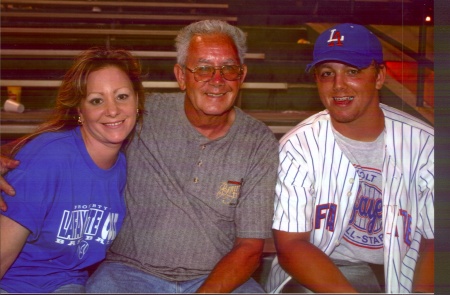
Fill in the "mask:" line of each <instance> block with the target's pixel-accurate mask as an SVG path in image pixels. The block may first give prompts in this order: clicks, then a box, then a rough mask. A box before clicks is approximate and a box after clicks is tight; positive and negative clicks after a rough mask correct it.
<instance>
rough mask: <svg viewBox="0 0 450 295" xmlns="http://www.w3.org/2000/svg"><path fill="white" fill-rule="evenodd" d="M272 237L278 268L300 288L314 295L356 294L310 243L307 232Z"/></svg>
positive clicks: (280, 233) (283, 233)
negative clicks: (320, 294)
mask: <svg viewBox="0 0 450 295" xmlns="http://www.w3.org/2000/svg"><path fill="white" fill-rule="evenodd" d="M273 234H274V241H275V247H276V248H277V253H278V261H279V263H280V265H281V266H282V267H283V269H284V270H285V271H286V272H287V273H288V274H290V275H291V276H292V277H293V278H294V279H295V280H297V281H298V282H299V283H301V284H302V285H303V286H305V287H306V288H308V289H310V290H311V291H314V292H315V293H356V290H355V289H354V288H353V287H352V286H351V284H350V283H349V282H348V280H347V279H346V278H345V277H344V275H343V274H342V273H341V271H340V270H339V268H338V267H337V266H336V265H335V264H334V263H333V262H332V261H331V259H330V258H329V257H328V256H327V255H326V254H325V253H323V252H322V251H321V250H320V249H319V248H317V247H316V246H314V245H313V244H311V243H310V242H309V236H310V232H305V233H292V232H284V231H279V230H273Z"/></svg>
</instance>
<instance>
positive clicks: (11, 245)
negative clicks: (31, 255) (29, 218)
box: [0, 214, 30, 279]
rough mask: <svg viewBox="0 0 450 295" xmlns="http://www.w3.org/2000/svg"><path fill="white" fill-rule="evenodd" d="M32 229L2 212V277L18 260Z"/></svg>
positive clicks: (0, 255)
mask: <svg viewBox="0 0 450 295" xmlns="http://www.w3.org/2000/svg"><path fill="white" fill-rule="evenodd" d="M29 234H30V231H29V230H28V229H27V228H25V227H23V226H22V225H20V224H19V223H17V222H15V221H14V220H12V219H11V218H9V217H6V216H4V215H1V214H0V279H1V278H3V275H4V274H5V273H6V271H7V270H8V269H9V267H10V266H11V265H12V264H13V262H14V260H16V258H17V256H18V255H19V253H20V251H21V250H22V248H23V245H25V242H26V240H27V237H28V235H29Z"/></svg>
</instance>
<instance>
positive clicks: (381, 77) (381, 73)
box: [375, 64, 386, 90]
mask: <svg viewBox="0 0 450 295" xmlns="http://www.w3.org/2000/svg"><path fill="white" fill-rule="evenodd" d="M385 80H386V66H385V65H383V64H382V65H380V68H379V70H378V74H377V80H376V82H375V87H376V88H377V89H378V90H380V89H381V88H382V87H383V84H384V81H385Z"/></svg>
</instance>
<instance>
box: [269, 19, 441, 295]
mask: <svg viewBox="0 0 450 295" xmlns="http://www.w3.org/2000/svg"><path fill="white" fill-rule="evenodd" d="M310 69H312V70H313V71H314V75H315V79H316V82H317V86H318V91H319V96H320V99H321V101H322V103H323V104H324V106H325V107H326V110H324V111H322V112H320V113H318V114H316V115H313V116H311V117H310V118H308V119H306V120H304V121H303V122H301V123H300V124H299V125H297V126H296V127H295V128H294V129H293V130H291V131H290V132H289V133H288V134H286V135H285V136H284V137H283V138H282V139H281V144H280V166H279V169H278V181H277V185H276V200H275V216H274V222H273V232H274V239H275V245H276V248H277V251H278V259H275V261H274V263H273V266H272V269H271V273H270V277H269V281H268V283H267V285H266V291H268V292H280V291H282V290H283V287H284V286H285V284H287V283H289V284H290V285H295V284H298V283H299V284H300V285H301V286H298V285H297V287H298V288H297V289H296V291H297V292H299V290H300V289H299V288H303V290H304V292H311V291H313V292H318V293H328V292H336V293H337V292H342V293H348V292H388V293H405V292H433V289H434V284H433V276H434V267H433V266H434V255H433V247H434V240H433V239H434V206H433V202H434V130H433V128H432V127H430V126H429V125H427V124H425V123H424V122H422V121H420V120H418V119H416V118H414V117H412V116H410V115H408V114H406V113H404V112H402V111H399V110H397V109H393V108H391V107H388V106H386V105H384V104H381V103H380V99H379V94H378V91H379V90H380V89H381V87H382V86H383V83H384V80H385V75H386V68H385V66H384V64H383V53H382V46H381V43H380V42H379V40H378V39H377V38H376V37H375V36H374V35H373V34H372V33H371V32H370V31H368V30H367V29H366V28H364V27H362V26H359V25H355V24H341V25H337V26H335V27H333V28H330V29H328V30H326V31H325V32H324V33H322V34H321V35H320V36H319V38H318V39H317V42H316V44H315V47H314V60H313V62H312V63H311V64H310V65H308V67H307V70H308V71H309V70H310ZM278 263H279V264H278ZM372 265H378V266H382V268H381V269H382V270H383V269H384V272H383V271H382V273H384V282H383V283H382V284H381V285H385V290H382V288H380V283H379V281H378V280H377V278H376V276H375V275H374V273H373V271H372V268H371V267H370V266H372ZM291 278H292V279H294V280H293V281H291Z"/></svg>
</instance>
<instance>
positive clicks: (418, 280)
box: [413, 238, 434, 293]
mask: <svg viewBox="0 0 450 295" xmlns="http://www.w3.org/2000/svg"><path fill="white" fill-rule="evenodd" d="M413 292H414V293H434V239H429V240H427V239H424V238H422V241H421V243H420V252H419V259H418V261H417V265H416V271H415V273H414V280H413Z"/></svg>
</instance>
